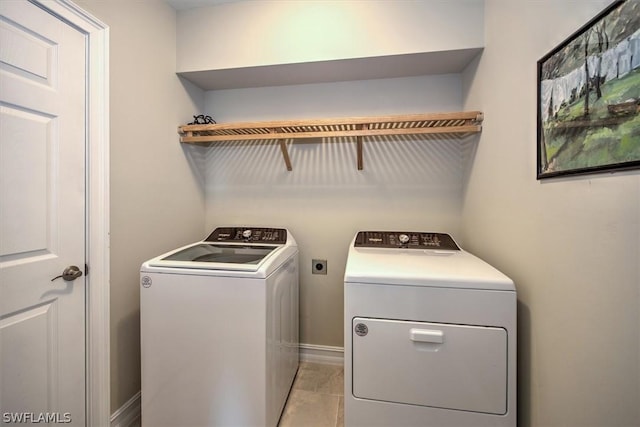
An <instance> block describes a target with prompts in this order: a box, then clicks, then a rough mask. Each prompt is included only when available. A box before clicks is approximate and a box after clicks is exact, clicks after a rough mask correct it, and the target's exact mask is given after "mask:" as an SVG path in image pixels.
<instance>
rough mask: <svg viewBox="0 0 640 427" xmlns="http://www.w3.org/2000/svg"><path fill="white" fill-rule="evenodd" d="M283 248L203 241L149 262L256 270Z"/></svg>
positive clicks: (168, 265)
mask: <svg viewBox="0 0 640 427" xmlns="http://www.w3.org/2000/svg"><path fill="white" fill-rule="evenodd" d="M280 247H282V245H268V246H267V245H242V244H222V243H209V242H201V243H195V244H193V245H191V246H187V247H185V248H181V249H179V250H177V251H175V252H171V253H169V254H166V255H165V256H162V257H160V258H159V259H157V260H155V261H152V262H150V263H149V265H151V266H155V267H173V268H199V269H205V270H242V271H256V270H258V268H259V267H260V265H261V263H262V262H264V261H265V260H266V259H267V258H268V257H269V256H270V255H271V254H272V253H273V252H274V251H276V250H277V249H278V248H280Z"/></svg>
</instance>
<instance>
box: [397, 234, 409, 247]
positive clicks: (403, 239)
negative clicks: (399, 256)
mask: <svg viewBox="0 0 640 427" xmlns="http://www.w3.org/2000/svg"><path fill="white" fill-rule="evenodd" d="M398 240H400V243H402V244H403V245H404V244H405V243H409V236H407V235H406V234H401V235H399V236H398Z"/></svg>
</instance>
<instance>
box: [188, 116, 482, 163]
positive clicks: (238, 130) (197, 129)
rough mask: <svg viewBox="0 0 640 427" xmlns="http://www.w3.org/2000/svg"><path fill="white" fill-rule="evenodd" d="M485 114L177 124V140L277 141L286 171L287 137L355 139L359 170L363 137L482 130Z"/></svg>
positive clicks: (201, 142)
mask: <svg viewBox="0 0 640 427" xmlns="http://www.w3.org/2000/svg"><path fill="white" fill-rule="evenodd" d="M483 120H484V114H483V113H482V112H480V111H463V112H450V113H425V114H405V115H395V116H373V117H343V118H333V119H314V120H279V121H268V122H242V123H225V124H206V125H183V126H179V127H178V133H179V134H180V142H182V143H187V144H208V143H215V142H221V141H259V140H277V141H278V142H279V145H280V149H281V151H282V155H283V158H284V161H285V165H286V167H287V170H289V171H291V170H292V166H291V160H290V158H289V153H288V151H287V147H286V143H285V142H286V140H292V139H309V138H329V139H332V138H352V137H353V138H356V143H357V158H358V170H362V169H363V165H362V145H363V137H376V136H390V135H429V134H453V135H456V134H460V135H462V136H467V135H470V134H474V133H478V132H481V131H482V121H483Z"/></svg>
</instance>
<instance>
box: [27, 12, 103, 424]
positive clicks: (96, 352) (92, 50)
mask: <svg viewBox="0 0 640 427" xmlns="http://www.w3.org/2000/svg"><path fill="white" fill-rule="evenodd" d="M29 1H30V2H31V3H33V4H35V5H36V6H38V7H40V8H42V9H44V10H46V11H48V12H49V13H51V14H52V15H54V16H56V17H58V18H59V19H61V20H62V21H65V22H67V23H68V24H70V25H72V26H74V27H75V28H76V29H78V30H79V31H80V32H81V33H83V34H84V35H85V37H86V39H87V45H86V46H87V49H86V54H87V59H86V70H87V71H86V73H87V74H86V75H87V81H88V84H87V94H86V114H85V125H86V136H85V143H86V160H85V162H86V172H85V173H86V175H85V180H86V189H87V190H86V212H85V215H86V222H85V227H86V244H85V247H86V254H85V259H86V260H87V264H88V265H89V268H90V271H89V274H88V275H87V277H86V284H85V286H86V293H85V295H86V296H85V319H86V320H85V322H86V344H85V345H86V353H85V355H86V356H85V357H86V359H85V360H86V362H85V366H86V368H85V369H86V380H85V381H86V394H85V405H86V425H87V426H108V425H110V419H111V399H110V363H109V362H110V342H109V338H110V320H109V268H110V261H109V246H110V245H109V27H107V25H105V24H104V23H102V22H101V21H100V20H98V19H96V18H95V17H94V16H92V15H90V14H89V13H87V12H86V11H84V10H82V9H81V8H80V7H78V6H77V5H76V4H74V3H72V2H71V1H69V0H29Z"/></svg>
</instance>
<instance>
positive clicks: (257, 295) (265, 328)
mask: <svg viewBox="0 0 640 427" xmlns="http://www.w3.org/2000/svg"><path fill="white" fill-rule="evenodd" d="M140 285H141V286H140V327H141V331H140V332H141V351H142V354H141V359H142V426H148V427H161V426H166V427H176V426H180V427H196V426H198V427H212V426H225V427H227V426H242V427H250V426H256V427H258V426H259V427H265V426H266V427H276V426H277V424H278V419H279V417H280V414H281V412H282V409H283V407H284V405H285V402H286V399H287V396H288V393H289V390H290V387H291V385H292V382H293V379H294V377H295V374H296V372H297V368H298V360H299V358H298V247H297V244H296V241H295V240H294V238H293V236H292V235H291V233H289V232H288V231H287V230H285V229H277V228H261V227H258V228H249V227H222V228H216V229H215V230H214V231H213V232H212V233H211V235H209V236H208V237H207V238H206V239H205V240H203V241H201V242H196V243H193V244H190V245H187V246H185V247H182V248H179V249H176V250H174V251H171V252H169V253H166V254H164V255H161V256H159V257H156V258H154V259H151V260H149V261H147V262H145V263H144V264H143V265H142V267H141V270H140Z"/></svg>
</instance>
